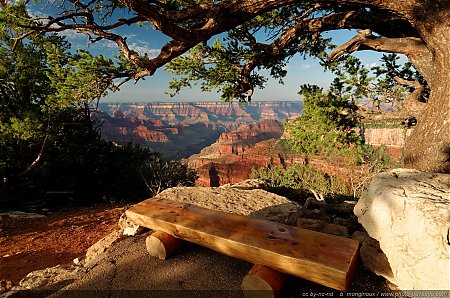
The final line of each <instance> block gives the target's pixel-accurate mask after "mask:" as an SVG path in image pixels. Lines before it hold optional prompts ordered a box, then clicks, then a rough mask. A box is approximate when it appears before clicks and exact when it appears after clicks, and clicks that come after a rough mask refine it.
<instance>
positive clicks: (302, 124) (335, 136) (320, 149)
mask: <svg viewBox="0 0 450 298" xmlns="http://www.w3.org/2000/svg"><path fill="white" fill-rule="evenodd" d="M339 87H342V85H340V86H339ZM330 89H331V90H330V91H328V92H323V90H322V89H321V88H319V87H318V86H310V85H304V86H302V89H301V91H300V94H302V95H303V96H304V100H303V104H304V105H305V108H304V109H303V111H302V115H301V116H300V117H298V118H296V119H294V120H292V121H290V122H288V123H286V125H285V127H286V132H287V133H288V135H289V138H287V140H288V142H289V143H291V144H292V148H293V149H294V150H295V151H297V152H299V153H302V154H306V155H320V154H333V153H337V154H341V155H344V156H347V157H348V155H349V154H348V153H349V151H358V149H359V147H360V145H361V144H362V140H361V137H360V136H359V134H358V132H357V131H356V130H355V128H356V126H357V123H358V120H359V117H358V115H357V114H356V110H357V106H356V104H355V103H354V102H350V101H349V100H348V98H346V96H345V95H342V94H339V93H338V92H336V90H333V88H330Z"/></svg>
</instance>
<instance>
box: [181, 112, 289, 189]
mask: <svg viewBox="0 0 450 298" xmlns="http://www.w3.org/2000/svg"><path fill="white" fill-rule="evenodd" d="M282 134H283V126H282V124H281V123H280V122H278V121H276V120H263V121H261V122H259V123H256V124H243V125H241V126H240V127H239V128H238V129H237V130H235V131H232V132H224V133H222V134H221V135H220V137H219V139H218V140H217V141H216V142H215V143H214V144H212V145H211V146H209V147H206V148H204V149H203V150H202V151H201V152H200V153H199V154H195V155H192V156H191V157H189V159H188V162H189V165H190V166H191V167H192V168H194V169H196V170H197V174H198V176H199V178H198V180H197V182H196V183H197V185H201V186H219V185H224V184H229V183H237V182H240V181H243V180H246V179H248V178H249V176H250V173H251V171H252V169H253V168H254V167H256V168H258V167H264V166H267V165H268V164H277V165H280V164H282V163H283V158H282V156H281V155H280V152H279V150H276V149H275V148H276V142H277V139H279V138H280V137H281V136H282Z"/></svg>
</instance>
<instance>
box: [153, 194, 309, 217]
mask: <svg viewBox="0 0 450 298" xmlns="http://www.w3.org/2000/svg"><path fill="white" fill-rule="evenodd" d="M155 198H163V199H170V200H177V201H181V202H184V203H191V204H194V205H197V206H200V207H204V208H208V209H213V210H218V211H223V212H228V213H234V214H240V215H249V216H254V217H259V218H264V219H267V220H272V221H275V222H280V223H286V222H287V220H288V219H289V218H290V216H291V215H292V214H293V213H295V212H297V211H298V210H299V208H300V206H299V205H297V204H296V203H293V202H291V201H289V200H288V199H287V198H285V197H282V196H279V195H276V194H273V193H270V192H267V191H265V190H262V189H252V190H248V189H240V188H234V187H230V186H223V187H174V188H169V189H166V190H164V191H163V192H161V193H160V194H158V195H157V196H156V197H155Z"/></svg>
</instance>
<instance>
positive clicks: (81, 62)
mask: <svg viewBox="0 0 450 298" xmlns="http://www.w3.org/2000/svg"><path fill="white" fill-rule="evenodd" d="M0 21H1V25H0V108H1V109H0V178H1V181H0V200H1V201H2V202H5V201H7V200H9V201H10V202H9V203H10V204H17V203H20V202H21V201H27V200H30V199H39V200H52V201H54V202H53V203H54V204H58V205H59V204H64V203H67V202H68V201H69V200H75V201H76V202H78V203H81V202H86V203H87V202H92V201H98V200H100V199H102V198H115V199H124V200H132V201H136V200H139V199H143V198H145V197H148V196H149V194H152V193H153V192H155V191H160V190H162V189H164V188H166V187H170V186H174V185H177V184H182V185H192V184H193V183H194V181H195V173H193V172H192V170H190V169H188V168H187V167H185V166H184V165H181V164H180V163H179V162H166V161H163V160H162V159H161V157H160V156H159V155H158V154H155V153H151V152H150V151H148V150H145V149H141V148H138V147H133V146H125V147H119V146H115V145H113V144H112V143H110V142H106V141H104V140H102V139H101V137H100V135H99V131H98V128H99V127H98V124H97V123H95V121H94V118H93V117H92V113H93V112H95V110H96V104H97V102H98V100H99V99H100V97H102V96H104V95H105V94H106V92H107V90H108V89H111V90H115V88H116V87H115V86H114V78H115V76H114V75H111V74H112V73H113V74H118V72H121V71H126V68H127V66H126V65H115V63H114V62H113V61H112V60H110V59H108V58H106V57H104V56H97V57H95V56H93V55H91V54H90V53H88V52H86V51H83V50H78V51H76V52H74V53H72V52H70V51H69V48H70V44H69V43H67V42H66V41H65V39H64V38H62V37H60V36H58V35H55V34H43V33H39V32H37V33H34V34H29V35H27V36H26V38H23V39H21V38H18V37H20V36H23V34H24V31H23V30H24V29H23V28H26V27H23V26H28V25H29V24H30V23H31V24H32V23H33V21H32V20H31V18H30V16H29V15H28V13H27V12H26V10H25V6H24V4H23V2H20V1H19V2H18V3H17V4H16V5H13V4H9V5H7V6H6V7H3V8H2V10H1V11H0ZM118 59H119V60H120V59H121V58H120V57H118ZM154 169H161V170H165V171H166V172H165V173H164V174H162V175H159V173H158V172H155V171H154ZM144 173H145V175H144ZM172 174H176V176H173V177H172V176H170V175H172ZM143 177H145V181H153V182H152V185H151V187H150V188H149V189H148V188H147V186H146V183H145V181H144V179H143ZM156 188H157V189H156ZM3 206H5V205H4V204H3Z"/></svg>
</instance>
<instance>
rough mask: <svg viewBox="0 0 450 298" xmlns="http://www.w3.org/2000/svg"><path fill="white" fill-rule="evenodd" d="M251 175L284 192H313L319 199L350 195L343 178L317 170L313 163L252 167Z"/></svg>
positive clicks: (334, 198)
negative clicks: (289, 190)
mask: <svg viewBox="0 0 450 298" xmlns="http://www.w3.org/2000/svg"><path fill="white" fill-rule="evenodd" d="M251 177H252V178H253V179H260V180H263V181H264V182H266V183H267V185H268V186H269V188H271V189H272V190H276V191H277V189H278V190H283V192H285V193H289V192H288V191H287V189H293V190H297V191H299V192H300V193H302V194H305V193H306V194H307V193H309V194H311V193H314V194H315V195H317V196H319V198H321V199H326V200H331V201H335V200H336V199H339V198H341V197H345V196H349V195H352V193H351V190H350V189H349V187H348V186H347V184H346V182H345V180H344V179H342V178H339V177H337V176H330V175H328V174H325V173H323V172H321V171H318V170H316V169H315V168H314V166H313V165H304V164H291V165H288V166H286V167H280V166H271V167H267V168H259V169H253V170H252V173H251Z"/></svg>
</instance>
